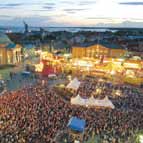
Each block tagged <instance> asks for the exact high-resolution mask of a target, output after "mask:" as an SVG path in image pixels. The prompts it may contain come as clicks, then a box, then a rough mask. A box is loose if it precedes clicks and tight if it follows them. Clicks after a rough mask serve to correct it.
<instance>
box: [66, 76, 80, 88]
mask: <svg viewBox="0 0 143 143" xmlns="http://www.w3.org/2000/svg"><path fill="white" fill-rule="evenodd" d="M79 86H80V81H78V79H77V78H74V79H73V80H72V81H71V82H70V83H69V84H68V85H67V88H69V89H74V90H77V89H78V88H79Z"/></svg>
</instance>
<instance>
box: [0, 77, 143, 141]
mask: <svg viewBox="0 0 143 143" xmlns="http://www.w3.org/2000/svg"><path fill="white" fill-rule="evenodd" d="M87 84H88V86H86V87H84V88H83V86H84V85H87ZM96 85H97V84H96V80H94V81H93V80H92V79H86V80H84V81H83V83H82V84H81V87H80V88H79V91H78V92H80V94H81V96H85V94H84V92H85V91H86V93H87V96H89V95H90V93H92V91H93V90H94V88H95V87H96ZM94 86H95V87H94ZM99 86H100V87H106V86H107V87H108V86H109V85H106V84H105V83H104V84H103V83H100V84H99V83H98V87H99ZM110 86H111V87H108V89H109V90H110V89H111V88H113V87H112V86H113V85H110ZM117 87H118V88H119V89H120V90H122V91H124V94H127V96H124V97H118V98H112V100H113V102H114V104H115V106H117V107H118V108H115V109H114V110H112V109H95V108H85V107H78V106H72V105H71V104H70V102H69V100H63V96H60V95H59V94H58V92H57V91H55V88H52V87H48V86H47V85H46V84H41V83H38V84H37V85H36V86H30V87H25V88H23V89H20V90H18V91H13V92H7V93H5V94H4V95H3V96H0V115H1V116H0V142H1V143H58V142H57V141H56V139H55V136H56V134H57V133H58V132H59V131H63V130H66V128H67V124H68V121H69V119H70V118H71V117H72V116H77V117H79V118H82V119H85V120H86V129H85V135H84V140H88V139H89V138H90V137H91V136H92V135H93V134H95V135H98V136H100V138H101V139H102V142H104V143H120V142H121V140H123V141H124V142H125V141H127V140H128V138H129V137H131V136H133V135H134V133H135V132H136V131H140V130H141V129H143V118H142V117H143V111H142V110H143V97H142V96H141V95H140V93H138V92H136V93H134V92H133V91H132V88H129V87H124V86H117ZM114 88H115V87H114ZM104 89H106V88H104ZM74 94H75V93H74ZM101 94H102V93H101ZM65 96H66V95H65ZM129 97H130V98H129ZM122 99H123V100H124V102H123V100H122ZM118 100H119V101H118ZM117 101H118V102H117ZM123 103H124V104H125V105H126V106H127V107H129V108H128V110H124V109H122V108H121V107H122V106H121V105H120V104H123ZM130 143H132V142H130Z"/></svg>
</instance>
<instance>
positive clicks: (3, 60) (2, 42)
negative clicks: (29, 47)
mask: <svg viewBox="0 0 143 143" xmlns="http://www.w3.org/2000/svg"><path fill="white" fill-rule="evenodd" d="M20 61H21V46H20V45H18V44H14V43H13V42H11V41H10V39H9V38H8V36H7V35H5V34H3V33H0V65H6V64H17V63H19V62H20Z"/></svg>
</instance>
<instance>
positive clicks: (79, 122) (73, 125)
mask: <svg viewBox="0 0 143 143" xmlns="http://www.w3.org/2000/svg"><path fill="white" fill-rule="evenodd" d="M85 124H86V123H85V120H83V119H79V118H77V117H72V118H71V119H70V120H69V123H68V127H69V128H70V129H72V130H74V131H78V132H83V131H84V129H85Z"/></svg>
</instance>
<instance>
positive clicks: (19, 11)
mask: <svg viewBox="0 0 143 143" xmlns="http://www.w3.org/2000/svg"><path fill="white" fill-rule="evenodd" d="M23 20H25V21H26V22H27V23H28V24H29V25H31V26H59V27H60V26H123V27H143V1H141V0H136V1H135V0H0V25H5V26H22V21H23Z"/></svg>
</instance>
